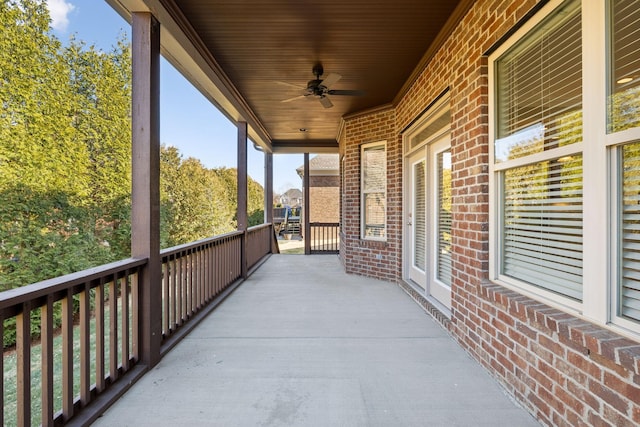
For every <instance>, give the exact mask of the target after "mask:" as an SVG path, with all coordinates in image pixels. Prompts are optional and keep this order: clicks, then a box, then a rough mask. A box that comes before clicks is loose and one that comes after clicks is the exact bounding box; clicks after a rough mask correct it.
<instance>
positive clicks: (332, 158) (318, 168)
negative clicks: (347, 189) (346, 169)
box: [296, 154, 340, 177]
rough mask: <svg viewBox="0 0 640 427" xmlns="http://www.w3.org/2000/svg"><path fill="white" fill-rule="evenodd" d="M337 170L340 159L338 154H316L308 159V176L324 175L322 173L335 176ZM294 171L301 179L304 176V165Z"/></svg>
mask: <svg viewBox="0 0 640 427" xmlns="http://www.w3.org/2000/svg"><path fill="white" fill-rule="evenodd" d="M339 169H340V159H339V157H338V154H318V155H316V156H315V157H313V158H312V159H309V174H310V175H325V174H323V173H322V172H326V175H336V174H337V173H338V170H339ZM296 171H297V172H298V175H300V177H302V176H303V175H304V165H301V166H300V167H298V168H296Z"/></svg>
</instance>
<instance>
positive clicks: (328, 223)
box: [309, 222, 340, 227]
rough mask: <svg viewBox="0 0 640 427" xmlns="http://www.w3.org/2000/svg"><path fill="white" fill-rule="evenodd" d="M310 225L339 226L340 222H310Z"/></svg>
mask: <svg viewBox="0 0 640 427" xmlns="http://www.w3.org/2000/svg"><path fill="white" fill-rule="evenodd" d="M309 225H311V226H314V227H339V226H340V223H339V222H310V223H309Z"/></svg>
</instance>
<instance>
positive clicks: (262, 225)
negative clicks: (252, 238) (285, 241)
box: [247, 222, 271, 231]
mask: <svg viewBox="0 0 640 427" xmlns="http://www.w3.org/2000/svg"><path fill="white" fill-rule="evenodd" d="M267 227H271V223H270V222H265V223H264V224H258V225H254V226H252V227H249V228H248V229H247V231H257V230H260V229H261V228H267Z"/></svg>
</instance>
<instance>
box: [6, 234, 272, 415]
mask: <svg viewBox="0 0 640 427" xmlns="http://www.w3.org/2000/svg"><path fill="white" fill-rule="evenodd" d="M272 234H273V229H272V225H271V224H264V225H260V226H256V227H252V228H250V229H249V230H248V231H247V232H246V233H245V232H242V231H237V232H232V233H227V234H224V235H221V236H216V237H213V238H210V239H205V240H201V241H198V242H194V243H190V244H186V245H181V246H177V247H174V248H169V249H166V250H163V251H162V252H161V253H160V256H161V262H162V264H161V265H162V273H163V274H162V283H161V289H162V297H163V298H162V338H163V349H162V351H161V353H164V352H165V351H167V349H168V348H170V347H171V346H172V345H173V344H175V342H177V340H179V339H180V338H181V337H182V336H184V334H185V333H188V331H189V330H190V329H191V328H192V327H193V325H195V324H197V321H196V322H191V323H189V321H190V320H193V319H195V318H202V317H203V316H204V315H206V313H207V312H208V310H211V309H212V308H213V307H214V306H215V305H216V304H217V302H219V301H220V298H224V296H226V295H228V294H229V293H230V292H232V290H233V289H234V287H235V286H237V285H238V284H239V283H240V281H239V280H240V279H241V278H242V262H243V258H244V257H246V262H247V265H248V266H249V268H251V267H252V266H254V265H256V264H257V263H258V262H259V260H260V259H261V258H263V257H264V256H265V255H267V254H269V253H270V252H271V240H272ZM243 241H246V245H243ZM243 246H244V247H245V254H243V253H242V249H243ZM147 264H148V260H147V259H133V258H131V259H127V260H123V261H120V262H116V263H112V264H108V265H104V266H101V267H96V268H92V269H88V270H84V271H81V272H78V273H73V274H70V275H66V276H62V277H59V278H55V279H51V280H45V281H43V282H39V283H35V284H33V285H28V286H25V287H22V288H17V289H13V290H10V291H6V292H0V334H1V335H4V333H5V332H10V333H14V335H15V337H16V344H15V348H13V347H11V348H8V349H5V347H4V345H3V357H2V359H1V362H0V370H2V371H3V372H4V373H5V374H4V376H3V377H2V378H0V389H1V390H3V393H2V395H3V404H2V405H0V424H1V425H18V426H28V425H34V424H35V425H38V424H42V425H43V426H52V425H61V424H64V423H66V422H67V421H69V420H72V419H74V418H73V417H74V416H78V415H79V414H80V419H83V420H85V421H86V420H89V422H90V421H91V420H92V419H95V417H97V416H98V415H99V411H101V410H102V408H104V407H105V405H108V403H104V402H105V399H106V400H111V401H113V400H114V399H116V398H117V397H118V396H119V395H121V394H122V393H123V392H124V391H125V390H126V389H127V388H128V387H129V385H130V382H131V381H132V378H133V380H135V379H136V378H138V377H139V376H140V375H142V374H143V373H144V371H145V370H146V369H147V368H145V367H144V366H142V365H140V364H139V363H138V361H139V360H140V355H139V354H138V349H139V348H140V344H141V336H140V332H139V331H140V327H139V326H140V315H141V313H142V311H141V307H140V302H141V300H140V299H139V293H140V289H139V286H138V277H139V275H140V272H141V271H142V269H143V268H146V267H147ZM217 297H220V298H217ZM212 302H214V303H213V304H211V303H212ZM205 307H206V309H205ZM188 323H189V325H187V324H188ZM185 326H187V327H185ZM181 329H182V330H181ZM177 331H180V333H176V332H177ZM13 366H15V369H13ZM134 371H135V372H134ZM127 372H129V375H128V376H126V377H125V376H124V374H125V373H127ZM119 379H122V380H123V381H119V382H118V380H119ZM126 379H128V381H126ZM116 382H117V384H116V386H115V387H112V386H113V385H114V383H116ZM92 402H95V403H94V404H93V405H91V406H89V407H88V408H87V405H89V404H90V403H92ZM101 405H102V406H101ZM85 408H86V410H84V409H85Z"/></svg>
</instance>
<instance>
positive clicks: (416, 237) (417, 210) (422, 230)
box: [413, 160, 427, 271]
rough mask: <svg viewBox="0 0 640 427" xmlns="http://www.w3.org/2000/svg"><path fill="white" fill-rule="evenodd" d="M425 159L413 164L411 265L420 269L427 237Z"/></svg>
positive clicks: (424, 264) (422, 265)
mask: <svg viewBox="0 0 640 427" xmlns="http://www.w3.org/2000/svg"><path fill="white" fill-rule="evenodd" d="M425 168H426V161H425V160H422V161H420V162H419V163H416V164H415V165H414V166H413V182H415V185H414V190H413V191H414V195H413V200H414V209H413V215H414V218H413V224H414V227H413V242H414V248H415V250H414V251H413V265H414V266H415V267H417V268H419V269H420V270H423V271H424V269H425V268H426V264H427V261H426V256H427V253H426V252H427V251H426V243H427V242H426V239H427V203H426V185H427V183H426V170H425Z"/></svg>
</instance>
